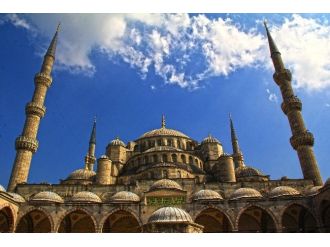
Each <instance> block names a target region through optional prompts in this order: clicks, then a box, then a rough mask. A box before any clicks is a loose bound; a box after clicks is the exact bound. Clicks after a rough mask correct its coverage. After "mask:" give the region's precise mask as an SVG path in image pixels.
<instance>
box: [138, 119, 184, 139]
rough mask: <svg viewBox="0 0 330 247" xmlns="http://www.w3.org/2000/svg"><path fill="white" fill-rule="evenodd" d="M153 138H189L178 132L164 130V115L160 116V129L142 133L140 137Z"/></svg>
mask: <svg viewBox="0 0 330 247" xmlns="http://www.w3.org/2000/svg"><path fill="white" fill-rule="evenodd" d="M155 136H176V137H184V138H189V136H187V135H185V134H183V133H182V132H180V131H178V130H173V129H168V128H166V127H165V117H164V115H163V116H162V127H161V128H159V129H154V130H151V131H148V132H146V133H144V134H143V135H142V136H140V138H146V137H155Z"/></svg>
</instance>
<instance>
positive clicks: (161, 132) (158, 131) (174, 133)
mask: <svg viewBox="0 0 330 247" xmlns="http://www.w3.org/2000/svg"><path fill="white" fill-rule="evenodd" d="M155 136H176V137H185V138H189V137H188V136H187V135H185V134H183V133H182V132H180V131H177V130H173V129H167V128H165V127H163V128H160V129H154V130H151V131H148V132H146V133H144V134H143V135H142V136H140V138H139V139H141V138H146V137H155Z"/></svg>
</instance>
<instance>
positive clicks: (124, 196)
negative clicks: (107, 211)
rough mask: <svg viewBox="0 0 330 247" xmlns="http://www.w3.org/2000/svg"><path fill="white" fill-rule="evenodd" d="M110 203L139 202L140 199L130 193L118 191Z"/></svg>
mask: <svg viewBox="0 0 330 247" xmlns="http://www.w3.org/2000/svg"><path fill="white" fill-rule="evenodd" d="M110 201H111V202H139V201H140V197H139V196H138V195H137V194H135V193H133V192H130V191H119V192H117V193H116V194H114V195H113V196H112V197H111V198H110Z"/></svg>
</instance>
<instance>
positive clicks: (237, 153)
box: [229, 114, 244, 168]
mask: <svg viewBox="0 0 330 247" xmlns="http://www.w3.org/2000/svg"><path fill="white" fill-rule="evenodd" d="M229 120H230V133H231V144H232V147H233V159H234V164H235V168H238V167H243V166H244V158H243V153H242V152H241V150H240V148H239V145H238V139H237V136H236V132H235V128H234V124H233V120H232V118H231V115H230V114H229Z"/></svg>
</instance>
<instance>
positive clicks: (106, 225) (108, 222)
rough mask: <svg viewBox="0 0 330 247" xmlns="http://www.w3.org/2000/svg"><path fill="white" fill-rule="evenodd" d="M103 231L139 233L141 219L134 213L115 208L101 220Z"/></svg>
mask: <svg viewBox="0 0 330 247" xmlns="http://www.w3.org/2000/svg"><path fill="white" fill-rule="evenodd" d="M101 227H102V232H103V233H110V232H113V233H139V232H141V231H142V228H141V221H140V220H139V219H138V217H136V215H135V214H134V213H132V212H131V211H129V210H126V209H116V210H114V211H112V212H111V213H110V214H108V215H107V216H106V217H105V218H104V219H103V220H102V222H101Z"/></svg>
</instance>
